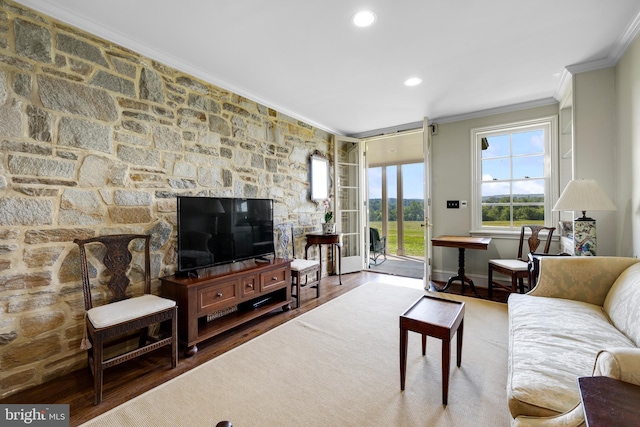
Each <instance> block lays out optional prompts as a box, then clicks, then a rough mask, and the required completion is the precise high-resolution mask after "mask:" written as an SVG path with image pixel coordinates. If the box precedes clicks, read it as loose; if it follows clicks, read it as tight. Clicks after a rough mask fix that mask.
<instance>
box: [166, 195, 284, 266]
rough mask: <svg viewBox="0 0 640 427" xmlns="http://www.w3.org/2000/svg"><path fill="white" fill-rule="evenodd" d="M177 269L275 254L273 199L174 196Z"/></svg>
mask: <svg viewBox="0 0 640 427" xmlns="http://www.w3.org/2000/svg"><path fill="white" fill-rule="evenodd" d="M177 209H178V272H180V273H182V272H187V271H191V270H196V269H199V268H205V267H210V266H213V265H218V264H225V263H230V262H235V261H241V260H246V259H251V258H263V257H264V256H266V255H271V254H274V253H275V248H274V236H273V201H272V200H270V199H239V198H220V197H186V196H178V205H177Z"/></svg>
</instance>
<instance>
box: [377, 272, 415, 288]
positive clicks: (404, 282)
mask: <svg viewBox="0 0 640 427" xmlns="http://www.w3.org/2000/svg"><path fill="white" fill-rule="evenodd" d="M372 276H373V277H372V278H370V279H369V281H370V282H380V283H386V284H389V285H396V286H404V287H406V288H413V289H424V284H423V281H422V279H412V278H410V277H401V276H391V275H388V274H373V275H372Z"/></svg>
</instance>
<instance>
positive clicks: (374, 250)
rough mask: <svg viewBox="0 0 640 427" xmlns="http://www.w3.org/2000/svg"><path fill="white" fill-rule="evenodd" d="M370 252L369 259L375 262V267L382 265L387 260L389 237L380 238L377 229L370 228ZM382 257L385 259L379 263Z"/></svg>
mask: <svg viewBox="0 0 640 427" xmlns="http://www.w3.org/2000/svg"><path fill="white" fill-rule="evenodd" d="M369 252H371V255H370V256H369V259H370V260H371V261H373V264H374V265H378V264H382V263H383V262H385V261H386V260H387V237H386V236H384V237H380V233H378V229H376V228H369ZM380 256H383V257H384V259H383V260H382V261H380V263H378V258H379V257H380Z"/></svg>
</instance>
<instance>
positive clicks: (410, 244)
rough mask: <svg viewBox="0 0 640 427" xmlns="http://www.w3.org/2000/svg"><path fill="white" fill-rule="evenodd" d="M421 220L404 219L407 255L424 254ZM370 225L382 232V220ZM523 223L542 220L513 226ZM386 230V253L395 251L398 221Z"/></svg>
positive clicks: (500, 224) (495, 224)
mask: <svg viewBox="0 0 640 427" xmlns="http://www.w3.org/2000/svg"><path fill="white" fill-rule="evenodd" d="M421 223H422V222H421V221H404V227H405V231H404V250H405V255H408V256H418V257H421V256H424V234H423V233H424V228H423V227H421V226H420V224H421ZM369 224H370V226H371V227H373V228H377V229H378V231H379V232H380V233H382V221H371V222H370V223H369ZM525 224H540V225H544V221H516V222H515V223H514V226H516V227H521V226H522V225H525ZM484 225H485V226H489V227H509V221H491V222H485V223H484ZM388 227H389V229H388V230H387V231H388V233H387V253H390V254H395V253H397V249H396V248H397V247H398V223H397V222H396V221H393V222H391V221H390V222H389V224H388Z"/></svg>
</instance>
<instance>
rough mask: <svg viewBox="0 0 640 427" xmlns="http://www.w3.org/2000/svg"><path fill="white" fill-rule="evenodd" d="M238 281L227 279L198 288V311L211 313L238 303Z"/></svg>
mask: <svg viewBox="0 0 640 427" xmlns="http://www.w3.org/2000/svg"><path fill="white" fill-rule="evenodd" d="M238 299H239V298H238V281H237V280H229V281H227V282H222V283H217V284H215V285H212V286H206V287H202V288H200V289H198V308H197V309H198V312H199V313H204V312H207V313H211V312H214V311H217V310H221V309H223V308H226V307H229V306H232V305H235V304H237V303H238Z"/></svg>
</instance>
